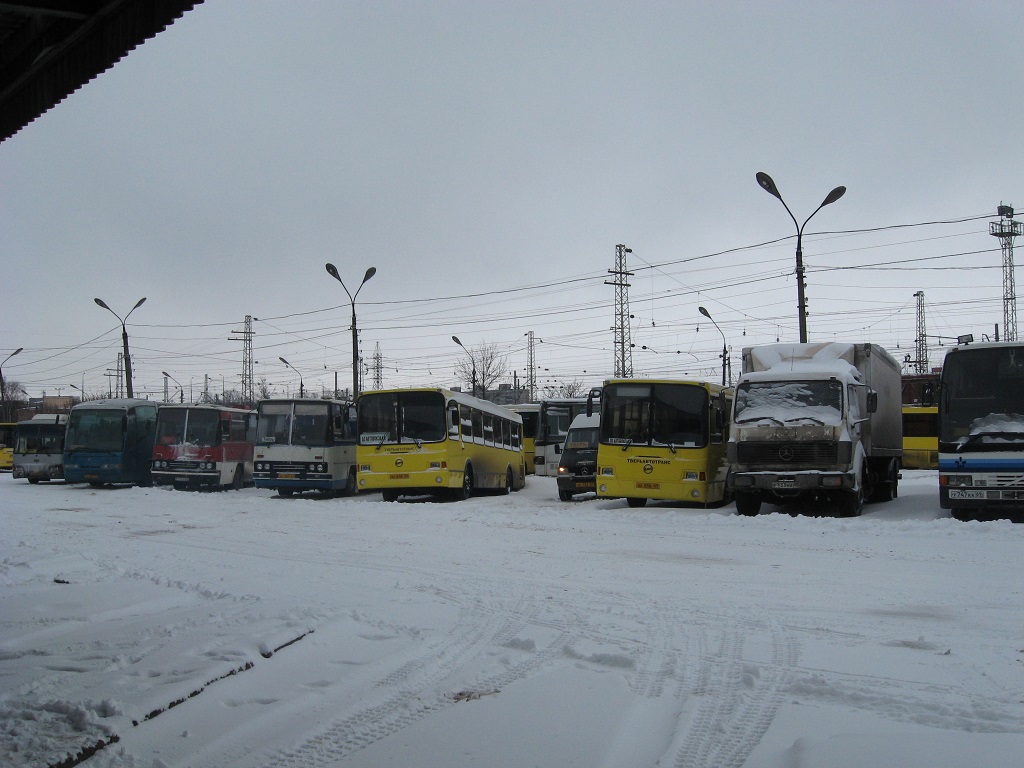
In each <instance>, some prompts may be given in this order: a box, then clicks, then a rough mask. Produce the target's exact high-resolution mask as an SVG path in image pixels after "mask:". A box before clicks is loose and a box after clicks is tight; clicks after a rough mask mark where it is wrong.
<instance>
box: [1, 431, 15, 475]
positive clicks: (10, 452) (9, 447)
mask: <svg viewBox="0 0 1024 768" xmlns="http://www.w3.org/2000/svg"><path fill="white" fill-rule="evenodd" d="M14 426H15V425H14V422H13V421H11V422H8V421H4V422H0V472H10V471H11V469H12V468H13V467H14Z"/></svg>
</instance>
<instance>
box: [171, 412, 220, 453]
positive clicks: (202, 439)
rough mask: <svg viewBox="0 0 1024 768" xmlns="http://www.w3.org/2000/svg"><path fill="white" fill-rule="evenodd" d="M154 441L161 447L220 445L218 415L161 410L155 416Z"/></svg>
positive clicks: (216, 413) (215, 413)
mask: <svg viewBox="0 0 1024 768" xmlns="http://www.w3.org/2000/svg"><path fill="white" fill-rule="evenodd" d="M156 441H157V443H159V444H161V445H184V444H186V443H188V444H190V445H197V446H201V447H204V448H206V447H210V446H214V445H219V444H220V414H219V413H218V412H217V411H214V410H205V409H203V410H200V409H192V410H190V409H187V408H161V409H160V412H159V414H158V416H157V429H156Z"/></svg>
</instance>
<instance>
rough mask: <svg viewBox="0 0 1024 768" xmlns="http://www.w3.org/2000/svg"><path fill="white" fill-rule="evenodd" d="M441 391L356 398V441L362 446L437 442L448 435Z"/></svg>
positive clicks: (371, 395)
mask: <svg viewBox="0 0 1024 768" xmlns="http://www.w3.org/2000/svg"><path fill="white" fill-rule="evenodd" d="M446 412H447V411H446V409H445V399H444V396H443V395H442V394H441V393H440V392H416V391H409V392H406V391H402V392H380V393H371V394H368V395H363V396H362V397H360V398H359V441H360V442H361V443H363V444H364V445H384V444H387V443H403V442H411V443H415V442H425V443H436V442H440V441H442V440H444V439H445V438H446V437H447V435H448V429H447V426H446V422H445V414H446Z"/></svg>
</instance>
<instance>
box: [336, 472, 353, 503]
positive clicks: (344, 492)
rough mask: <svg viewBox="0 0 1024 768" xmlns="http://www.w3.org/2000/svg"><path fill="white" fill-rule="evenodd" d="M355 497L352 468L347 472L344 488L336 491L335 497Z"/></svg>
mask: <svg viewBox="0 0 1024 768" xmlns="http://www.w3.org/2000/svg"><path fill="white" fill-rule="evenodd" d="M355 495H356V468H355V467H352V469H350V470H349V471H348V480H347V481H345V487H344V488H342V489H341V490H340V491H338V492H337V493H336V494H335V496H355Z"/></svg>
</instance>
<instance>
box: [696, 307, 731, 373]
mask: <svg viewBox="0 0 1024 768" xmlns="http://www.w3.org/2000/svg"><path fill="white" fill-rule="evenodd" d="M697 309H698V310H699V311H700V313H701V314H702V315H704V317H706V318H707V319H708V320H710V321H711V323H712V325H714V326H715V328H718V323H716V322H715V318H713V317H712V316H711V313H710V312H708V311H707V310H706V309H705V308H704V307H697ZM718 332H719V333H721V334H722V386H723V387H724V386H725V369H726V367H727V364H728V360H729V345H728V344H727V343H726V341H725V333H724V332H723V331H722V329H721V328H718ZM728 367H729V369H730V371H729V384H730V385H731V384H732V370H731V369H732V366H728Z"/></svg>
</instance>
